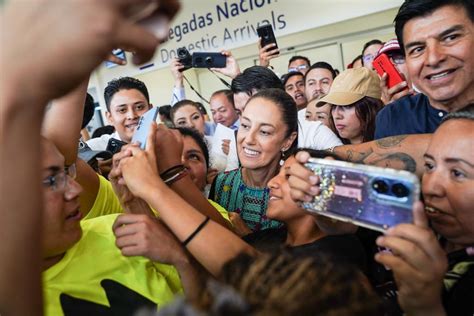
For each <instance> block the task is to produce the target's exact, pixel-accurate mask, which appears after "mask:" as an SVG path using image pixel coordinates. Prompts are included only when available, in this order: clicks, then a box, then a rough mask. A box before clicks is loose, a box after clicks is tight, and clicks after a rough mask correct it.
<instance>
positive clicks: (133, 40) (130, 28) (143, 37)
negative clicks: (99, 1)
mask: <svg viewBox="0 0 474 316" xmlns="http://www.w3.org/2000/svg"><path fill="white" fill-rule="evenodd" d="M158 43H159V41H158V39H157V38H156V37H155V36H154V35H153V34H152V33H150V32H149V31H147V30H146V29H145V28H143V27H142V26H139V25H136V24H134V23H132V22H130V21H122V23H120V26H119V30H118V31H117V36H116V45H115V46H117V47H119V46H124V45H125V46H128V47H132V48H133V50H134V51H136V53H135V54H134V55H133V63H134V64H136V65H139V64H142V63H144V62H146V61H148V60H150V59H151V58H152V57H153V55H154V53H155V49H156V47H157V46H158Z"/></svg>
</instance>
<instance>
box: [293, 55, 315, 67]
mask: <svg viewBox="0 0 474 316" xmlns="http://www.w3.org/2000/svg"><path fill="white" fill-rule="evenodd" d="M298 59H302V60H304V61H305V62H306V63H307V64H308V67H309V66H310V65H311V62H310V61H309V58H308V57H305V56H299V55H296V56H293V57H291V58H290V60H289V61H288V67H290V64H291V63H292V62H294V61H295V60H298Z"/></svg>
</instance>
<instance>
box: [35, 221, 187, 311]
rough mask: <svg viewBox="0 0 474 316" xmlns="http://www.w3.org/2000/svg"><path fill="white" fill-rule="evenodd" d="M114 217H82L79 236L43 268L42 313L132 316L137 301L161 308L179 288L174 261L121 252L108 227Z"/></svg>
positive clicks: (136, 306)
mask: <svg viewBox="0 0 474 316" xmlns="http://www.w3.org/2000/svg"><path fill="white" fill-rule="evenodd" d="M117 216H118V214H113V215H105V216H100V217H97V218H94V219H90V220H87V221H82V222H81V226H82V230H83V235H82V238H81V240H80V241H79V242H78V243H77V244H75V245H74V246H73V247H72V248H71V249H69V250H68V251H67V252H66V254H65V256H64V257H63V258H62V259H61V261H60V262H58V263H57V264H55V265H54V266H52V267H51V268H49V269H48V270H46V271H44V272H43V275H42V277H43V299H44V308H45V315H54V316H57V315H68V314H70V313H69V311H74V314H76V315H104V314H106V315H109V314H110V315H117V314H120V315H133V313H134V310H135V309H136V308H138V307H140V306H142V307H143V305H149V306H154V307H155V308H156V307H157V308H160V307H162V306H163V305H165V304H166V303H168V302H170V301H171V300H172V299H173V297H174V296H175V295H176V294H177V293H182V285H181V281H180V279H179V276H178V272H177V271H176V269H175V268H174V267H173V266H171V265H165V264H160V263H156V262H152V261H150V260H149V259H147V258H145V257H124V256H122V254H121V252H120V250H119V249H118V248H117V247H116V246H115V236H114V234H113V232H112V224H113V223H114V221H115V219H116V218H117Z"/></svg>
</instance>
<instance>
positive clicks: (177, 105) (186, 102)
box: [170, 99, 204, 124]
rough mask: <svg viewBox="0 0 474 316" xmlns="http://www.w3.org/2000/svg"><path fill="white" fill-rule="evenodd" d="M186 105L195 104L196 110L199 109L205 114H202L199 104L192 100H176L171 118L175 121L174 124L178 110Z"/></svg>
mask: <svg viewBox="0 0 474 316" xmlns="http://www.w3.org/2000/svg"><path fill="white" fill-rule="evenodd" d="M186 105H191V106H194V107H195V108H196V110H198V111H199V113H200V114H201V115H204V114H202V112H201V109H200V108H199V105H198V104H197V103H196V102H194V101H191V100H187V99H185V100H181V101H179V102H176V103H175V104H174V105H173V106H172V107H171V111H170V118H171V121H172V122H173V124H174V116H175V115H176V112H177V111H178V110H179V109H180V108H182V107H184V106H186Z"/></svg>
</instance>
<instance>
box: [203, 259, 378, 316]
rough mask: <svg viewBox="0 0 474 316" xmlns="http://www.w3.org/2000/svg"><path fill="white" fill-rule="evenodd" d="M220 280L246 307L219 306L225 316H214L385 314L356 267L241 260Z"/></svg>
mask: <svg viewBox="0 0 474 316" xmlns="http://www.w3.org/2000/svg"><path fill="white" fill-rule="evenodd" d="M219 280H220V281H221V282H223V283H224V284H227V285H230V286H231V287H232V288H233V289H234V290H235V291H236V292H237V293H239V294H240V296H241V297H242V298H243V299H244V300H243V301H244V305H241V304H238V305H237V306H235V307H234V306H232V305H231V304H229V305H230V306H224V307H222V305H223V304H222V302H221V304H220V305H221V309H224V308H225V307H227V308H226V313H224V312H222V313H217V315H227V314H231V315H321V316H322V315H331V316H342V315H354V316H359V315H382V314H383V311H382V308H381V302H380V299H379V298H378V296H377V295H376V294H375V292H374V291H373V290H372V289H371V288H370V285H369V284H368V281H367V279H366V277H365V276H364V275H363V274H362V273H361V272H360V271H358V270H357V269H356V268H355V267H354V266H351V265H349V264H345V263H343V262H334V260H333V259H331V258H329V257H325V256H320V257H318V258H317V259H316V258H314V257H305V256H296V255H293V254H291V253H288V252H285V251H283V252H278V253H273V254H261V255H258V256H255V257H252V256H250V255H248V254H240V255H238V256H237V257H235V258H234V259H232V260H230V261H229V262H227V263H226V264H225V265H224V266H223V268H222V272H221V274H220V276H219ZM214 301H217V299H216V298H215V297H214ZM221 301H222V300H221ZM228 301H229V300H228ZM233 302H236V300H233ZM232 307H234V308H237V310H238V311H237V313H232V312H233V310H232ZM207 308H208V309H209V307H207ZM239 309H240V311H239Z"/></svg>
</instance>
